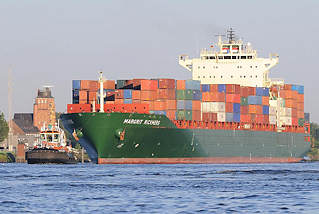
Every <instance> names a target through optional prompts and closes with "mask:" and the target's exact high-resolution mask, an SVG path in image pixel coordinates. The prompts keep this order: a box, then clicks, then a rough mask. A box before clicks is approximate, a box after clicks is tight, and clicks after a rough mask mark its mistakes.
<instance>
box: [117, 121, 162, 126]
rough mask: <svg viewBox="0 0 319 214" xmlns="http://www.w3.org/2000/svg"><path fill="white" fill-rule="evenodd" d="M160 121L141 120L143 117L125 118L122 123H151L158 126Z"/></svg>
mask: <svg viewBox="0 0 319 214" xmlns="http://www.w3.org/2000/svg"><path fill="white" fill-rule="evenodd" d="M160 123H161V121H160V120H143V119H125V120H124V121H123V124H136V125H141V124H144V125H152V126H159V125H160Z"/></svg>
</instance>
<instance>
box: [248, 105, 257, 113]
mask: <svg viewBox="0 0 319 214" xmlns="http://www.w3.org/2000/svg"><path fill="white" fill-rule="evenodd" d="M248 113H249V114H257V105H248Z"/></svg>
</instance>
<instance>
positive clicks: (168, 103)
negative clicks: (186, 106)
mask: <svg viewBox="0 0 319 214" xmlns="http://www.w3.org/2000/svg"><path fill="white" fill-rule="evenodd" d="M166 109H167V110H176V100H166Z"/></svg>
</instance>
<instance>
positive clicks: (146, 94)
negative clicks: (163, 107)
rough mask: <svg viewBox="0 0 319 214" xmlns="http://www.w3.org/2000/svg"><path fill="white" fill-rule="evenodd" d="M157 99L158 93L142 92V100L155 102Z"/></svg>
mask: <svg viewBox="0 0 319 214" xmlns="http://www.w3.org/2000/svg"><path fill="white" fill-rule="evenodd" d="M155 99H156V91H141V100H148V101H151V100H155Z"/></svg>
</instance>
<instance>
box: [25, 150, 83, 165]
mask: <svg viewBox="0 0 319 214" xmlns="http://www.w3.org/2000/svg"><path fill="white" fill-rule="evenodd" d="M27 162H28V164H75V163H77V161H76V160H75V158H74V157H73V156H72V155H71V154H69V153H67V152H61V151H58V150H55V149H33V150H31V151H28V152H27Z"/></svg>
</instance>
